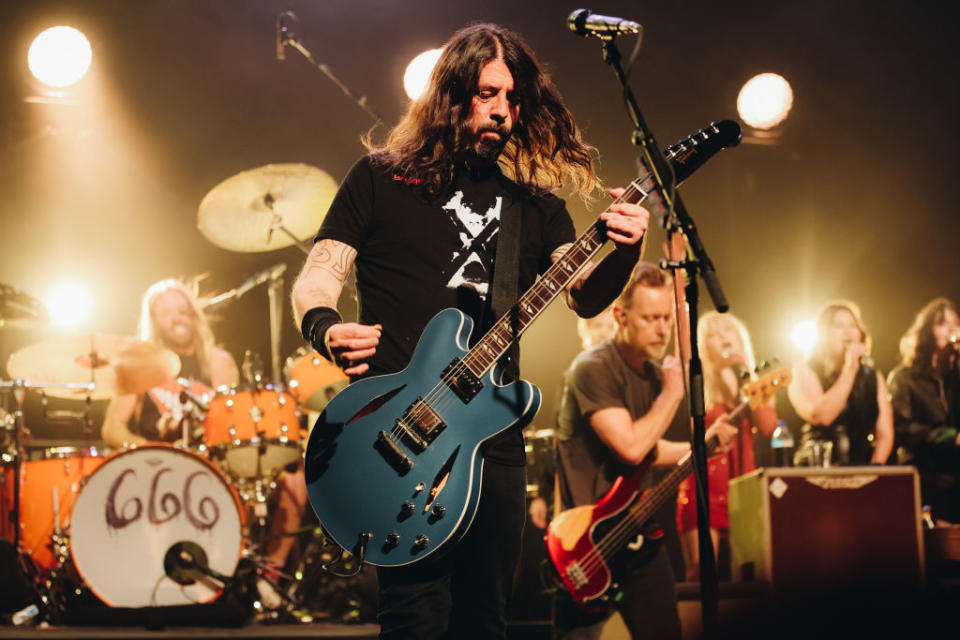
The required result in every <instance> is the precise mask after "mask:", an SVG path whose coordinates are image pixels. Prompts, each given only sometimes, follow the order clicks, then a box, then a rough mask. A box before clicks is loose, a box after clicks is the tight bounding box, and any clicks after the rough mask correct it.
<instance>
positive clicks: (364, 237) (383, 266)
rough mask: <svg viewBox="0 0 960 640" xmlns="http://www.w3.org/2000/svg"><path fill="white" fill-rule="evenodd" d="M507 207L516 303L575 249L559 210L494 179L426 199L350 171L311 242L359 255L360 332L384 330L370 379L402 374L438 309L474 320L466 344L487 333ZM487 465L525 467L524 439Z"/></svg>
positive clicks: (387, 177)
mask: <svg viewBox="0 0 960 640" xmlns="http://www.w3.org/2000/svg"><path fill="white" fill-rule="evenodd" d="M507 199H510V200H512V201H514V202H519V203H521V205H522V214H521V224H520V233H521V236H520V250H519V256H518V260H519V273H518V292H520V293H522V292H523V291H525V290H526V289H527V288H529V287H530V286H532V285H533V283H534V282H535V280H536V278H537V275H538V274H540V273H543V272H544V271H545V270H546V269H547V268H548V267H549V266H550V254H551V253H552V252H553V251H554V250H555V249H556V248H557V247H559V246H560V245H562V244H565V243H568V242H572V241H573V240H574V236H575V234H574V228H573V221H572V220H571V218H570V214H569V213H567V210H566V208H565V206H564V203H563V201H562V200H560V199H559V198H556V197H554V196H551V195H546V194H539V195H533V194H532V193H530V192H529V191H528V190H526V189H524V188H522V187H520V186H519V185H517V184H516V183H514V182H512V181H510V180H508V179H507V178H506V177H504V176H503V175H502V174H500V172H499V171H498V170H496V169H494V170H491V171H486V172H483V173H479V174H471V173H468V172H466V171H461V172H460V173H459V174H458V175H457V177H456V180H455V184H454V185H453V187H452V188H450V189H449V190H448V192H447V193H445V194H442V195H441V196H439V197H433V198H427V197H425V196H424V195H423V191H422V189H420V188H419V187H418V185H417V184H416V181H413V180H408V179H404V178H403V177H401V176H400V175H397V174H395V173H394V172H393V171H392V170H391V169H390V168H389V167H387V166H384V165H382V164H378V163H375V162H374V161H373V159H372V158H370V157H369V156H366V157H364V158H362V159H360V160H359V161H358V162H357V163H356V164H355V165H354V166H353V168H351V169H350V172H349V173H348V174H347V177H346V178H345V179H344V181H343V183H342V184H341V185H340V189H339V191H338V192H337V195H336V197H335V198H334V200H333V203H332V204H331V206H330V210H329V211H328V212H327V215H326V217H325V218H324V220H323V224H322V226H321V227H320V231H319V233H318V234H317V237H316V240H322V239H331V240H336V241H338V242H343V243H344V244H347V245H350V246H351V247H353V248H354V249H356V250H357V258H356V262H355V264H356V269H357V288H358V291H359V296H360V322H361V323H362V324H368V325H373V324H381V325H383V333H382V335H381V337H380V344H379V346H378V347H377V351H376V354H375V355H374V356H373V357H372V358H371V359H370V360H369V361H368V362H369V364H370V371H369V373H368V374H366V375H378V374H385V373H393V372H396V371H399V370H401V369H403V368H404V367H405V366H406V365H407V363H408V362H409V361H410V357H411V356H412V355H413V351H414V348H415V347H416V345H417V341H418V340H419V339H420V334H421V332H422V331H423V329H424V328H425V327H426V325H427V323H428V322H429V321H430V319H431V318H432V317H433V316H434V315H436V314H437V313H438V312H440V311H442V310H443V309H447V308H451V307H455V308H458V309H460V310H462V311H463V312H464V313H467V314H468V315H470V317H472V318H473V320H474V322H475V326H474V330H473V334H472V336H471V341H472V342H476V341H477V340H478V339H479V338H480V337H482V336H483V335H484V333H485V332H486V331H487V329H489V327H490V326H492V324H493V322H494V321H495V320H496V318H494V317H493V313H492V311H491V310H490V288H491V285H492V276H493V269H494V264H495V262H494V261H495V256H496V244H497V238H498V237H499V233H498V232H499V222H500V212H501V211H502V209H503V206H504V203H505V202H506V201H507ZM501 442H509V443H510V444H509V445H503V446H501ZM487 457H488V458H490V459H499V460H500V461H503V462H508V463H513V464H522V460H523V447H522V440H521V438H520V437H519V435H514V436H513V437H504V438H501V439H498V444H497V446H496V447H495V448H494V447H490V449H489V450H488V452H487Z"/></svg>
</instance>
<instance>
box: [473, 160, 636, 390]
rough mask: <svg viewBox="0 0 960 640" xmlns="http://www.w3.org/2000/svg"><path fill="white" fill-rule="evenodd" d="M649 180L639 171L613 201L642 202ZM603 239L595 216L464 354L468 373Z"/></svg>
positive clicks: (491, 359) (490, 358)
mask: <svg viewBox="0 0 960 640" xmlns="http://www.w3.org/2000/svg"><path fill="white" fill-rule="evenodd" d="M652 183H653V179H652V178H651V177H650V176H649V174H645V175H641V176H640V177H639V178H637V179H636V180H634V181H633V182H631V183H630V186H629V187H627V188H626V189H625V190H624V192H623V194H622V195H621V196H620V197H619V198H617V199H616V200H615V201H614V202H629V203H639V202H642V201H643V200H644V199H646V197H647V196H648V194H649V193H650V191H651V189H652V186H653V185H652ZM605 242H606V225H604V224H603V222H602V221H601V220H596V221H595V222H594V223H593V224H592V225H590V226H589V227H588V228H587V230H586V231H584V232H583V233H582V234H581V235H580V237H579V238H577V239H576V240H575V241H574V242H573V244H572V245H571V246H570V248H569V249H568V250H567V251H566V253H564V254H563V256H561V257H560V259H559V260H557V261H556V262H554V263H553V264H552V265H551V266H550V268H549V269H547V271H546V272H545V273H544V274H543V275H542V276H541V277H540V279H539V280H537V282H536V284H534V285H533V286H532V287H530V288H529V289H528V290H527V291H526V292H525V293H524V294H523V295H522V296H520V299H519V300H518V301H517V303H516V304H515V305H514V306H513V307H512V308H511V309H510V311H509V312H508V313H506V314H504V315H503V317H501V318H500V319H499V320H497V322H496V324H494V325H493V327H492V328H491V329H490V331H488V332H487V334H486V335H485V336H484V337H483V338H482V339H481V340H480V341H479V342H477V344H476V345H474V347H473V349H471V350H470V352H469V353H467V354H466V355H465V356H464V357H463V363H464V364H465V365H466V366H467V367H468V368H469V369H470V371H471V373H473V374H474V375H475V376H477V377H478V378H479V377H480V376H482V375H483V374H484V373H486V371H487V370H489V369H490V367H492V366H493V364H494V363H495V362H496V361H497V360H498V359H499V358H500V356H502V355H503V354H504V353H506V352H507V349H509V348H510V344H511V343H512V342H513V341H514V340H516V339H517V338H519V337H520V335H521V334H522V333H523V332H524V331H526V329H527V328H528V327H529V326H530V325H531V324H532V323H533V321H534V320H536V319H537V317H539V316H540V314H541V313H542V312H543V310H544V309H546V308H547V306H548V305H549V304H550V303H551V302H553V301H554V300H555V299H556V297H557V296H558V295H560V294H561V293H562V292H563V291H564V289H566V287H567V286H568V285H569V284H570V282H571V281H573V279H574V278H575V277H576V275H577V273H578V272H579V271H580V270H581V269H582V268H583V267H584V265H586V264H587V261H588V260H590V258H592V257H593V256H594V255H596V253H597V252H598V251H599V250H600V248H601V247H603V245H604V243H605Z"/></svg>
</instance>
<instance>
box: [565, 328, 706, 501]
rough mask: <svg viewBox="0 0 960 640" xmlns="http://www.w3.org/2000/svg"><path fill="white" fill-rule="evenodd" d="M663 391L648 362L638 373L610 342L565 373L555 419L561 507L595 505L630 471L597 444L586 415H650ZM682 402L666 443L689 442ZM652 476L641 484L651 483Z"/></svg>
mask: <svg viewBox="0 0 960 640" xmlns="http://www.w3.org/2000/svg"><path fill="white" fill-rule="evenodd" d="M662 388H663V373H662V372H661V370H660V367H658V366H657V365H656V364H654V363H653V362H650V361H649V360H648V361H647V362H645V363H644V367H643V371H642V372H637V371H636V370H635V369H633V367H631V366H630V365H628V364H627V363H626V362H625V361H624V359H623V358H622V357H621V356H620V352H619V351H617V347H616V346H615V345H614V344H613V341H612V340H606V341H605V342H603V343H602V344H600V345H599V346H597V347H594V348H593V349H589V350H587V351H584V352H582V353H581V354H580V355H578V356H577V357H576V359H574V361H573V364H571V365H570V368H569V369H568V370H567V372H566V374H565V375H564V388H563V400H562V401H561V405H560V412H559V414H558V416H557V448H558V452H559V459H560V460H559V461H560V472H561V482H560V491H561V498H562V502H563V507H564V508H565V509H568V508H571V507H575V506H580V505H585V504H594V503H596V502H597V501H598V500H600V498H602V497H603V496H604V495H605V494H606V493H607V491H609V490H610V487H611V486H612V485H613V482H614V480H616V479H617V476H621V475H629V474H631V473H633V472H634V471H635V467H632V466H630V465H627V464H624V463H623V462H621V461H620V459H619V458H617V456H616V455H615V454H614V453H613V452H612V451H611V450H610V448H609V447H607V445H606V444H604V443H603V441H602V440H600V437H599V436H597V433H596V431H594V429H593V427H591V426H590V416H591V415H592V414H593V413H594V412H596V411H599V410H600V409H609V408H614V407H621V408H624V409H626V410H627V412H628V413H629V414H630V418H631V420H637V419H638V418H641V417H642V416H644V415H646V414H647V412H648V411H650V407H651V406H652V405H653V402H654V400H656V399H657V396H659V395H660V391H661V390H662ZM688 415H689V414H688V411H687V409H686V404H685V403H681V406H680V408H679V409H678V410H677V412H676V413H675V414H674V417H673V420H672V421H671V423H670V426H669V427H668V428H667V430H666V432H665V433H664V437H665V438H667V439H669V440H678V441H686V440H689V438H690V436H689V433H690V429H689V424H690V421H689V417H688ZM652 480H654V478H653V474H648V475H647V476H646V477H645V478H644V480H643V488H647V487H649V486H650V485H651V484H652Z"/></svg>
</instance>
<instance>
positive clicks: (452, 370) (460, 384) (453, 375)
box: [442, 358, 483, 403]
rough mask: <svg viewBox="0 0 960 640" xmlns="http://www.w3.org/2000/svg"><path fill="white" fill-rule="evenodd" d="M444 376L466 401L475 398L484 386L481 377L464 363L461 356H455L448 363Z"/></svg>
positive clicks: (449, 384) (445, 380)
mask: <svg viewBox="0 0 960 640" xmlns="http://www.w3.org/2000/svg"><path fill="white" fill-rule="evenodd" d="M442 378H443V381H444V382H445V383H446V385H447V386H448V387H450V388H451V389H452V390H453V392H454V393H455V394H457V397H459V398H460V399H461V400H463V401H464V403H467V402H470V401H471V400H473V398H474V396H476V395H477V394H478V393H479V392H480V389H482V388H483V383H482V382H480V378H478V377H477V376H475V375H474V374H473V371H471V370H470V367H468V366H467V365H465V364H463V363H462V362H461V361H460V358H454V359H453V362H451V363H450V364H449V365H447V368H446V369H444V370H443V375H442Z"/></svg>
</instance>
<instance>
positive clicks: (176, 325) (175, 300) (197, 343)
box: [101, 280, 307, 604]
mask: <svg viewBox="0 0 960 640" xmlns="http://www.w3.org/2000/svg"><path fill="white" fill-rule="evenodd" d="M139 330H140V338H141V339H143V340H147V341H150V342H155V343H157V344H160V345H162V346H164V347H166V348H168V349H170V350H171V351H173V352H174V353H176V354H177V355H178V356H179V357H180V377H181V378H188V379H190V381H191V391H193V392H194V393H197V394H202V393H205V392H209V391H211V389H210V387H213V388H217V387H220V386H224V385H227V386H229V385H235V384H237V383H238V382H239V378H240V374H239V371H238V369H237V363H236V361H235V360H234V359H233V356H231V355H230V353H229V352H227V351H225V350H223V349H221V348H219V347H217V346H216V345H215V344H214V339H213V331H212V330H211V329H210V323H209V321H208V320H207V317H206V316H205V315H204V313H203V311H202V309H201V307H200V304H199V303H198V301H197V298H196V296H195V295H194V294H193V292H192V291H191V290H190V289H189V288H188V287H187V286H186V285H184V284H183V283H182V282H180V281H179V280H162V281H160V282H157V283H155V284H153V285H152V286H150V287H149V288H148V289H147V292H146V293H145V294H144V296H143V303H142V305H141V313H140V327H139ZM180 391H181V386H180V383H179V382H178V381H176V380H170V381H169V382H168V383H165V384H163V385H160V386H158V387H154V388H152V389H150V391H148V392H147V393H145V394H143V395H137V394H127V395H120V396H117V397H115V398H113V399H112V400H111V402H110V405H109V406H108V407H107V412H106V416H105V417H104V421H103V429H102V432H101V435H102V437H103V439H104V441H105V442H106V443H107V445H108V446H111V447H115V448H120V447H126V446H130V445H138V444H144V443H147V442H156V441H162V442H173V441H175V440H177V439H179V438H180V437H181V435H182V424H181V421H182V418H183V413H182V408H181V406H182V405H181V402H180V400H181V398H180ZM277 488H278V492H277V493H278V494H279V495H278V497H277V505H276V509H275V513H276V515H275V516H274V517H273V518H272V519H271V523H270V525H271V526H270V529H271V533H272V534H274V535H276V534H279V533H281V532H283V531H293V530H295V529H296V528H297V527H299V526H300V520H301V518H302V517H303V512H304V509H305V507H306V502H307V495H306V485H305V483H304V478H303V471H302V470H298V471H296V472H294V473H285V474H283V476H282V477H281V478H280V479H279V480H278V482H277ZM293 541H294V539H293V538H292V537H291V536H280V537H274V538H273V542H272V544H271V545H270V546H269V547H268V549H267V557H266V558H265V560H266V562H267V564H268V565H270V566H274V567H276V568H277V569H282V567H283V565H284V563H285V562H286V559H287V555H288V554H289V553H290V549H291V547H292V545H293ZM265 604H267V603H265Z"/></svg>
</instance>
